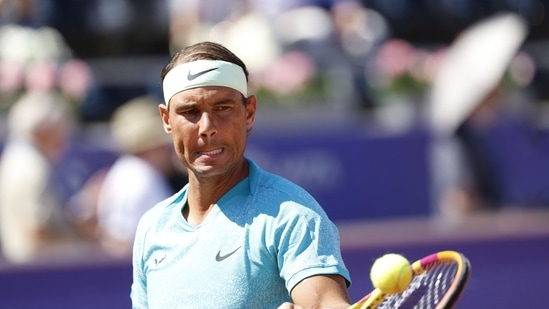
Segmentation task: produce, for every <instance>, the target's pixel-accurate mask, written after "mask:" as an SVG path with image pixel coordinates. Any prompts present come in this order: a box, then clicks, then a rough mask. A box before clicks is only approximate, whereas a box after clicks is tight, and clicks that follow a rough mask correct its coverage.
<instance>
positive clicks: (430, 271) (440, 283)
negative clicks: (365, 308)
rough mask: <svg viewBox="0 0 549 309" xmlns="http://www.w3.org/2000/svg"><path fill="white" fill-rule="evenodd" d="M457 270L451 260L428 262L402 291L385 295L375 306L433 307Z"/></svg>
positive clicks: (380, 307)
mask: <svg viewBox="0 0 549 309" xmlns="http://www.w3.org/2000/svg"><path fill="white" fill-rule="evenodd" d="M457 270H458V264H457V263H456V262H455V261H453V260H441V261H437V262H434V263H432V264H429V265H428V266H427V267H426V268H425V272H424V273H423V274H420V275H417V276H415V277H414V279H413V280H412V282H411V283H410V285H409V286H408V288H406V290H405V291H404V292H402V293H399V294H394V295H389V296H387V298H386V299H385V300H384V301H383V302H382V303H381V304H380V305H379V306H378V307H377V308H378V309H384V308H387V309H388V308H391V309H395V308H401V309H433V308H435V307H436V306H437V305H438V304H439V303H440V301H441V300H442V298H443V297H444V296H445V294H446V292H447V291H448V290H449V289H450V287H451V285H452V283H453V282H454V278H455V277H456V274H457Z"/></svg>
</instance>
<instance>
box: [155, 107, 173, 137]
mask: <svg viewBox="0 0 549 309" xmlns="http://www.w3.org/2000/svg"><path fill="white" fill-rule="evenodd" d="M158 110H159V111H160V118H162V126H164V131H166V133H172V126H171V125H170V113H169V110H168V107H167V106H166V104H158Z"/></svg>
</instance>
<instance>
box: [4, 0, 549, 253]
mask: <svg viewBox="0 0 549 309" xmlns="http://www.w3.org/2000/svg"><path fill="white" fill-rule="evenodd" d="M74 2H77V1H74ZM144 3H145V1H127V0H104V1H101V0H96V1H87V2H86V7H87V11H88V12H89V14H90V15H89V16H84V17H83V18H82V20H80V21H79V22H81V23H83V22H86V21H87V22H88V23H90V24H93V25H95V27H97V29H96V31H97V32H103V33H120V32H124V31H131V28H132V27H133V26H134V24H132V21H135V20H139V18H137V17H138V16H137V17H136V14H137V13H136V12H137V10H136V7H138V6H140V7H141V11H143V10H144V9H143V7H147V6H146V5H145V4H144ZM147 3H149V2H147ZM63 5H65V6H68V7H70V6H74V5H77V4H74V3H73V2H71V1H68V0H64V1H62V0H58V1H55V0H47V1H46V0H0V126H1V130H0V132H1V133H0V141H1V143H0V145H1V147H0V150H1V152H0V246H1V247H2V253H3V255H4V256H5V258H6V259H8V260H9V261H11V262H17V263H26V262H35V261H42V260H44V261H46V260H49V259H56V258H58V257H59V255H62V256H65V257H66V256H70V255H72V254H82V252H86V251H85V250H104V251H105V252H107V253H108V254H112V255H114V256H125V257H127V256H128V255H129V252H130V250H131V246H132V241H133V232H134V229H135V225H136V223H137V220H138V219H139V217H140V216H141V214H143V212H144V211H146V210H147V209H148V208H149V207H151V206H152V205H154V204H155V203H156V202H157V201H160V200H162V199H164V198H165V197H168V196H169V195H171V194H173V193H174V192H175V191H177V190H179V189H180V188H181V187H182V186H183V185H184V184H185V183H186V175H185V170H184V168H183V167H182V166H180V163H178V162H177V160H176V158H175V156H174V154H173V151H172V148H171V145H170V142H171V141H170V138H169V135H166V134H165V133H164V131H163V128H162V125H161V121H160V118H159V117H158V108H157V105H158V104H159V103H160V100H161V99H160V98H161V97H160V96H159V92H158V91H159V87H158V85H157V83H158V81H155V82H151V83H152V85H150V84H149V85H143V87H142V89H143V91H142V93H140V94H138V95H137V94H134V93H132V94H131V95H128V96H127V98H125V99H124V100H120V101H116V100H112V99H111V100H110V101H109V98H108V97H106V96H102V94H101V81H98V80H97V78H96V76H95V74H94V73H96V72H94V70H93V67H92V66H90V63H89V62H88V61H87V59H83V58H80V56H79V55H78V54H76V53H75V52H74V50H73V49H72V48H71V46H69V44H68V43H67V41H66V40H65V38H64V36H63V35H62V34H61V32H60V31H59V29H56V27H55V25H59V24H60V22H59V21H58V19H55V17H57V18H59V12H58V11H57V10H56V8H59V7H60V6H63ZM78 5H79V4H78ZM149 7H150V11H149V13H150V14H152V16H153V18H152V20H154V21H155V25H154V26H153V25H150V27H160V28H162V27H165V32H166V38H167V39H166V44H165V51H164V53H165V54H164V55H161V56H162V57H165V56H167V55H169V54H171V53H173V52H175V51H177V50H178V49H180V48H182V47H184V46H186V45H188V44H191V43H195V42H197V41H202V40H210V41H216V42H220V43H222V44H224V45H226V46H227V47H229V48H230V49H231V50H233V51H235V52H236V53H237V54H238V55H239V56H240V57H241V58H242V59H243V60H244V62H245V63H246V64H247V65H248V69H249V71H250V74H251V76H250V83H251V85H250V87H251V88H252V89H253V90H252V91H253V93H255V94H257V95H258V97H259V102H262V103H265V104H267V105H268V104H273V105H274V106H282V107H295V106H299V107H311V106H312V107H313V108H314V107H321V108H325V109H333V110H335V111H341V112H349V113H356V112H357V111H359V112H360V113H364V115H365V117H364V121H371V122H376V123H380V124H382V125H383V126H386V127H389V128H392V129H394V128H397V129H399V130H407V129H410V128H411V127H414V126H417V125H418V123H420V125H421V124H423V125H424V124H425V122H426V119H427V120H428V118H429V116H425V114H426V113H427V114H428V113H429V104H427V103H429V98H430V97H429V95H430V93H431V90H432V88H433V84H434V82H435V80H436V78H437V75H438V73H439V70H440V68H441V66H442V64H443V63H444V61H445V60H446V59H447V55H448V52H449V50H451V48H452V46H450V45H449V44H437V45H432V46H418V45H414V44H413V43H412V42H409V41H406V40H404V39H401V38H397V37H393V36H392V33H391V29H390V26H389V24H388V23H387V21H386V20H385V19H384V17H383V16H382V15H381V14H379V13H378V12H376V11H374V10H372V9H369V8H368V7H366V6H365V5H364V3H363V2H361V1H358V0H317V1H313V0H310V1H304V0H293V1H292V0H286V1H282V0H279V1H255V0H227V1H213V0H167V1H153V2H150V3H149ZM66 19H67V20H73V19H75V18H74V16H67V17H66ZM92 21H93V22H92ZM148 22H150V20H148ZM64 23H65V24H66V23H67V21H64ZM147 26H148V25H147V24H145V25H143V24H142V25H140V27H137V29H139V30H138V31H142V32H140V34H141V35H147V33H146V31H145V30H143V29H146V28H147ZM136 31H137V30H136ZM525 35H526V34H525ZM138 36H139V35H137V37H138ZM523 39H524V37H523V38H521V40H523ZM98 44H100V43H99V42H98ZM130 44H131V43H130ZM108 48H111V49H112V48H115V46H109V47H108ZM509 52H510V54H511V56H510V57H509V58H508V59H507V60H506V61H503V62H502V63H500V64H498V66H500V67H501V68H502V69H501V74H500V75H498V76H497V78H496V79H495V80H494V81H493V83H492V84H490V85H488V88H487V89H486V90H484V92H483V93H481V95H480V96H479V99H477V100H476V102H473V103H474V104H473V105H472V107H471V109H470V111H469V112H468V113H467V114H466V115H465V116H464V118H463V119H462V120H461V121H460V123H459V126H458V127H457V128H456V129H455V130H454V131H452V132H451V134H450V137H451V138H449V139H444V140H442V139H438V137H435V140H437V141H442V142H441V143H442V144H444V145H445V147H443V148H444V149H445V150H444V151H446V152H447V151H448V149H450V152H451V153H452V154H451V155H450V156H448V155H446V156H444V155H443V156H441V157H440V156H438V152H437V155H434V159H433V160H434V161H436V162H434V165H433V166H434V169H435V170H436V171H437V175H434V176H433V179H443V180H441V182H440V183H444V186H434V188H433V190H435V191H436V194H434V196H435V199H436V200H435V202H434V205H437V209H434V210H433V211H434V212H435V213H437V214H442V215H446V216H461V215H462V214H467V213H471V212H476V211H483V210H493V209H499V208H502V207H516V206H519V205H520V206H522V205H524V204H525V205H527V206H545V205H549V190H548V189H547V186H545V185H539V184H534V185H533V188H532V189H531V191H532V193H531V194H529V195H528V196H521V195H520V194H514V193H516V192H514V191H513V189H514V188H513V187H512V186H511V185H509V184H505V183H502V182H501V181H500V178H499V177H500V176H501V175H500V174H501V172H502V169H505V168H504V167H502V166H503V165H504V164H505V162H504V160H503V159H502V157H501V155H502V153H505V152H506V151H509V147H511V148H513V147H521V149H525V150H524V151H525V152H526V153H528V154H529V155H530V156H531V157H535V158H536V160H539V162H540V165H536V166H533V167H532V173H536V174H539V173H544V171H545V169H547V168H549V163H546V162H547V161H546V160H547V159H548V158H546V157H547V156H548V155H549V154H547V153H545V151H546V150H545V149H543V147H544V146H543V145H545V144H543V142H542V141H543V139H544V138H545V136H544V134H543V133H544V131H543V130H542V129H540V125H539V123H540V121H539V120H540V118H539V113H537V111H539V108H540V106H541V105H540V104H539V102H538V98H537V97H536V96H535V94H534V93H532V91H531V89H530V88H529V86H530V85H531V83H532V80H533V78H534V76H535V73H536V63H535V59H533V58H532V57H531V55H529V54H528V53H526V52H525V51H523V50H521V48H520V44H518V45H517V46H515V47H513V48H512V50H510V51H509ZM482 65H486V66H489V65H490V64H488V63H484V64H482ZM147 73H149V72H147ZM158 73H159V72H158ZM154 78H156V77H154V76H153V77H152V78H148V79H145V80H154ZM461 78H463V79H468V78H471V77H470V76H467V75H463V76H461ZM155 83H156V84H155ZM100 106H109V108H107V109H103V110H106V113H107V115H105V116H104V118H105V119H107V120H106V121H104V122H102V121H101V122H97V123H96V122H93V121H90V120H89V119H88V118H86V112H87V111H89V110H90V109H92V110H93V109H100ZM536 116H537V117H538V118H536ZM427 122H428V121H427ZM503 131H505V132H507V133H509V132H511V135H506V136H513V137H514V138H515V140H514V141H515V142H516V143H515V144H509V143H507V144H501V143H500V144H498V142H500V141H499V140H498V139H497V138H498V136H500V135H498V133H501V132H503ZM90 136H91V138H90ZM97 136H99V137H97ZM536 141H537V143H536ZM507 142H508V141H507ZM448 145H449V146H448ZM517 145H518V146H517ZM506 147H507V148H506ZM545 147H546V146H545ZM82 149H85V150H86V151H87V153H88V157H84V155H83V154H82ZM79 151H81V152H79ZM86 151H84V152H86ZM90 153H92V155H91V156H95V157H92V158H90ZM97 156H102V159H101V160H100V161H101V162H103V164H102V165H93V159H94V158H97ZM90 163H91V165H89V166H88V165H86V164H90ZM411 164H413V162H411ZM438 171H441V172H438ZM528 176H531V174H529V175H525V177H528ZM525 181H527V180H525ZM513 194H514V195H513Z"/></svg>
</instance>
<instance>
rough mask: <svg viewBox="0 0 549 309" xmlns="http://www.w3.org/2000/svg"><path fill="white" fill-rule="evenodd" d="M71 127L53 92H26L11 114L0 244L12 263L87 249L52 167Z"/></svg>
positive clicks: (3, 163) (0, 168)
mask: <svg viewBox="0 0 549 309" xmlns="http://www.w3.org/2000/svg"><path fill="white" fill-rule="evenodd" d="M72 123H73V122H72V115H71V114H70V112H69V109H68V107H67V105H66V102H65V101H63V99H62V97H61V96H59V95H58V94H57V93H53V92H43V91H33V92H29V93H27V94H25V95H23V97H22V98H21V99H19V100H18V101H17V102H15V103H14V105H13V106H12V108H11V109H10V110H9V113H8V119H7V130H8V138H7V143H6V145H5V148H4V150H3V153H2V157H1V159H0V239H1V244H2V251H3V254H4V256H5V257H6V258H7V259H8V260H10V261H12V262H15V263H25V262H38V261H51V260H54V259H55V260H58V259H59V257H63V258H70V256H72V255H75V254H81V250H82V249H83V248H84V246H88V245H89V243H86V242H83V239H82V238H81V237H80V236H79V234H78V233H77V232H76V230H75V228H74V225H73V224H72V222H71V220H70V217H69V216H67V213H66V212H65V207H64V203H65V200H66V199H65V196H64V194H63V190H62V186H61V182H59V181H58V178H56V172H55V171H56V170H55V167H54V166H55V165H56V164H57V163H59V160H60V159H61V158H62V156H63V154H64V153H65V150H66V148H67V145H68V141H69V137H70V133H71V128H72Z"/></svg>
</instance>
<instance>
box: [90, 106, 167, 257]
mask: <svg viewBox="0 0 549 309" xmlns="http://www.w3.org/2000/svg"><path fill="white" fill-rule="evenodd" d="M157 105H158V100H156V99H155V98H153V97H149V96H139V97H136V98H133V99H131V100H129V101H128V102H125V103H124V104H123V105H122V106H120V107H119V108H117V109H116V111H115V113H114V115H113V117H112V119H111V126H110V128H111V134H112V137H113V141H114V142H115V144H116V145H117V146H118V148H119V151H120V157H119V158H118V159H117V160H116V161H115V162H114V164H113V165H112V166H111V167H110V168H109V170H108V172H107V173H106V175H105V178H104V181H103V183H102V185H101V187H100V190H99V194H98V201H97V219H98V227H99V233H100V240H101V242H102V244H103V245H104V246H105V248H106V249H107V250H108V251H109V252H110V253H113V254H115V255H122V256H125V255H126V254H130V253H131V248H132V243H133V240H134V237H135V229H136V227H137V222H138V221H139V219H140V218H141V216H142V215H143V214H144V213H145V212H146V211H147V210H148V209H149V208H151V207H152V206H154V205H155V204H156V203H158V202H159V201H162V200H163V199H165V198H167V197H168V196H170V195H172V194H173V193H174V191H173V190H172V187H171V185H170V183H169V177H170V174H172V173H173V171H174V170H175V169H174V165H173V164H172V163H173V162H172V161H173V159H172V158H173V156H174V155H173V149H172V148H171V146H170V143H171V139H170V137H169V135H167V134H166V133H165V132H164V129H163V128H162V124H161V123H160V121H158V108H157Z"/></svg>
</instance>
